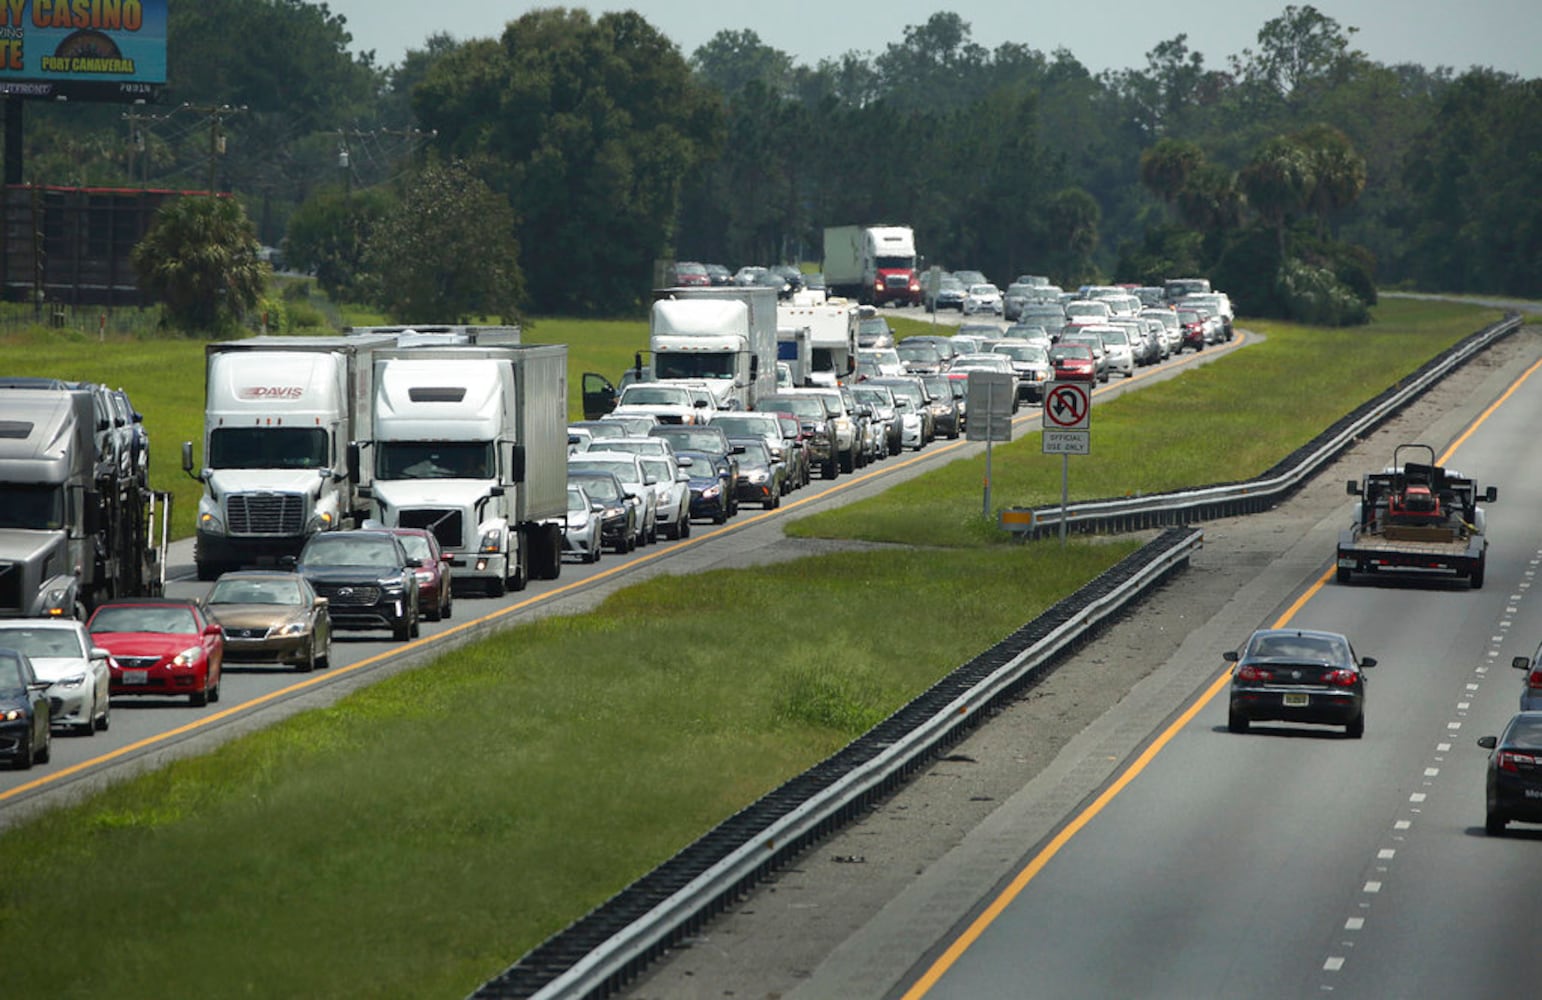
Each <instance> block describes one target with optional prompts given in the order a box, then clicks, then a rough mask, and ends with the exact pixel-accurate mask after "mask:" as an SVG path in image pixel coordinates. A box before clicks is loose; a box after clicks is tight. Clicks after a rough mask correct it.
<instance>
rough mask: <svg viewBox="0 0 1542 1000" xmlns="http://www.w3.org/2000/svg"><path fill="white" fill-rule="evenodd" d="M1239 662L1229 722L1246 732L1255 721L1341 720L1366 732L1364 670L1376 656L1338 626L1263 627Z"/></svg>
mask: <svg viewBox="0 0 1542 1000" xmlns="http://www.w3.org/2000/svg"><path fill="white" fill-rule="evenodd" d="M1225 659H1226V661H1227V662H1229V663H1235V664H1236V668H1235V669H1234V670H1233V671H1232V677H1231V708H1230V711H1229V712H1228V714H1227V718H1226V728H1228V729H1230V730H1231V731H1232V732H1234V733H1245V732H1247V731H1248V726H1249V725H1250V724H1251V723H1254V722H1265V721H1269V722H1305V723H1314V724H1317V725H1326V726H1343V727H1344V731H1345V732H1346V733H1347V734H1348V735H1349V736H1350V737H1351V738H1353V739H1359V738H1360V737H1361V736H1363V735H1365V671H1366V670H1367V669H1368V668H1370V667H1374V666H1375V665H1376V661H1375V660H1373V659H1372V658H1370V657H1369V656H1366V657H1357V656H1356V655H1355V651H1354V647H1353V646H1351V645H1350V643H1349V640H1348V639H1347V638H1345V637H1344V636H1342V635H1340V634H1339V633H1337V632H1318V631H1312V630H1307V629H1260V630H1259V631H1257V632H1254V633H1253V635H1252V636H1251V637H1250V638H1249V639H1248V641H1247V643H1246V645H1244V646H1243V648H1242V651H1241V652H1240V653H1238V652H1237V651H1235V650H1231V651H1228V652H1227V653H1226V654H1225Z"/></svg>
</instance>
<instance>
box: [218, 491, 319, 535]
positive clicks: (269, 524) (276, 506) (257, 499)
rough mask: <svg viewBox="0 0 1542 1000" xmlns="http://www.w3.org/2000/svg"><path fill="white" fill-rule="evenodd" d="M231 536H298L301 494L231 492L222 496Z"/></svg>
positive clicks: (302, 521) (301, 525) (302, 505)
mask: <svg viewBox="0 0 1542 1000" xmlns="http://www.w3.org/2000/svg"><path fill="white" fill-rule="evenodd" d="M225 516H226V519H227V520H226V524H227V525H228V527H229V528H230V533H231V534H232V535H298V534H300V533H301V532H302V531H303V530H304V528H305V496H304V495H303V494H300V493H233V494H231V495H230V496H228V497H226V498H225Z"/></svg>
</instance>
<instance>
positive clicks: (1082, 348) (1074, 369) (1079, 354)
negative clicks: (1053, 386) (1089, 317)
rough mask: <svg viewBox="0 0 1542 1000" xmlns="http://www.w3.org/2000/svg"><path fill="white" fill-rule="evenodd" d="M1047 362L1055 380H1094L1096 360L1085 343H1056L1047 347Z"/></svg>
mask: <svg viewBox="0 0 1542 1000" xmlns="http://www.w3.org/2000/svg"><path fill="white" fill-rule="evenodd" d="M1049 363H1050V366H1051V367H1052V369H1053V370H1054V376H1055V381H1057V382H1096V381H1097V378H1098V361H1097V359H1096V358H1094V357H1093V356H1092V348H1090V347H1088V346H1087V345H1086V344H1056V345H1055V346H1053V347H1051V348H1050V349H1049Z"/></svg>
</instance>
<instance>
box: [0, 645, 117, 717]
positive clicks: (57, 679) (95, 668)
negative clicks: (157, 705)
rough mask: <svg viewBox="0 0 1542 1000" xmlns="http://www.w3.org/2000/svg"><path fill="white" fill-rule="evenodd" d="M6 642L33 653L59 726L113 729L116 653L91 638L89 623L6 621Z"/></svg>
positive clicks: (32, 656) (37, 671)
mask: <svg viewBox="0 0 1542 1000" xmlns="http://www.w3.org/2000/svg"><path fill="white" fill-rule="evenodd" d="M0 646H3V647H6V648H9V649H15V650H19V651H20V652H23V653H25V654H27V657H28V658H29V659H30V660H31V661H32V669H33V672H34V673H36V674H37V679H38V680H40V681H48V692H47V694H48V701H49V704H50V705H51V707H52V708H53V712H52V715H51V718H52V724H53V725H54V726H56V727H60V726H68V727H70V728H72V729H74V730H75V731H76V732H78V733H82V734H84V735H86V736H92V735H95V734H96V732H97V731H98V730H102V729H106V728H107V726H108V723H109V722H110V720H111V711H112V705H111V703H110V701H109V685H110V684H111V682H112V670H111V667H110V666H109V663H110V661H111V659H112V656H111V654H110V653H108V652H107V650H105V649H102V648H100V647H98V646H97V645H96V643H94V642H92V641H91V633H89V632H87V631H86V626H85V625H83V624H82V623H80V622H78V621H76V620H75V619H73V618H19V619H11V620H9V621H0Z"/></svg>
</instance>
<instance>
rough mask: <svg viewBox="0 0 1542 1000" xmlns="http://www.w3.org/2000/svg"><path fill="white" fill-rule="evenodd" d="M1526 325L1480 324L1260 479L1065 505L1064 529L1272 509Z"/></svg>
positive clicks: (1026, 527) (1138, 525) (1043, 516)
mask: <svg viewBox="0 0 1542 1000" xmlns="http://www.w3.org/2000/svg"><path fill="white" fill-rule="evenodd" d="M1520 326H1521V317H1520V314H1519V313H1510V314H1508V315H1507V316H1506V317H1505V318H1504V319H1503V320H1501V321H1500V322H1498V323H1495V324H1493V325H1491V326H1488V327H1485V328H1484V329H1482V330H1479V331H1478V332H1477V333H1475V334H1473V335H1472V336H1470V337H1467V338H1466V339H1464V340H1462V341H1461V342H1460V343H1458V344H1455V345H1454V346H1452V347H1450V348H1449V349H1447V350H1446V351H1444V352H1442V353H1441V354H1439V355H1437V356H1436V357H1434V358H1432V359H1430V360H1429V361H1428V362H1426V363H1425V364H1424V365H1423V366H1421V367H1420V368H1419V369H1418V370H1417V371H1415V372H1413V373H1412V374H1411V375H1409V376H1408V377H1407V378H1405V379H1404V380H1403V381H1401V382H1399V383H1398V384H1397V385H1394V386H1392V387H1391V388H1389V389H1387V390H1386V391H1385V392H1383V393H1382V394H1381V395H1379V396H1377V397H1376V398H1375V399H1373V400H1371V401H1370V402H1368V403H1366V404H1365V405H1363V406H1361V407H1360V408H1359V409H1357V410H1355V411H1354V412H1353V413H1351V414H1349V415H1348V416H1346V417H1344V418H1343V419H1342V420H1340V421H1338V422H1337V423H1335V424H1334V425H1333V426H1332V427H1329V428H1328V429H1327V430H1326V431H1324V432H1323V433H1321V434H1319V435H1318V436H1317V437H1315V438H1313V439H1312V440H1311V441H1310V442H1308V443H1307V444H1306V445H1304V446H1303V447H1301V448H1299V449H1297V451H1296V452H1295V453H1294V454H1292V455H1290V456H1288V457H1286V458H1285V459H1284V461H1282V462H1279V463H1278V464H1276V465H1275V466H1274V467H1273V468H1272V469H1270V470H1269V471H1267V472H1265V473H1264V474H1263V475H1262V476H1260V477H1259V478H1257V479H1250V480H1248V481H1246V482H1241V483H1224V484H1220V485H1216V486H1205V487H1201V488H1199V489H1191V490H1175V491H1172V492H1168V493H1151V494H1147V495H1145V496H1135V497H1118V498H1113V499H1106V500H1084V501H1080V502H1078V503H1074V504H1069V505H1067V507H1066V508H1065V512H1064V518H1063V520H1064V521H1065V527H1066V531H1068V532H1070V531H1075V532H1080V533H1083V534H1086V533H1091V532H1102V531H1110V532H1114V531H1135V530H1140V529H1144V528H1160V527H1164V526H1167V525H1173V524H1190V523H1193V522H1195V521H1204V520H1210V519H1214V518H1218V517H1235V516H1237V515H1239V514H1256V513H1258V512H1260V511H1264V510H1268V509H1269V508H1270V507H1273V506H1275V505H1277V504H1278V503H1279V502H1280V501H1281V500H1284V499H1285V498H1286V497H1288V496H1289V495H1290V494H1292V493H1294V492H1295V491H1296V490H1298V489H1300V488H1301V486H1302V485H1303V484H1305V483H1306V482H1307V481H1308V480H1310V479H1311V478H1312V477H1313V476H1315V475H1317V473H1318V472H1320V471H1322V469H1323V467H1324V466H1326V465H1328V464H1329V463H1330V462H1332V461H1334V460H1335V459H1337V458H1338V456H1339V455H1340V454H1342V453H1343V452H1344V451H1346V450H1347V449H1348V448H1349V446H1350V445H1351V444H1353V443H1354V441H1355V439H1356V438H1359V437H1362V436H1363V435H1365V434H1366V433H1367V432H1368V431H1370V430H1372V429H1374V428H1375V427H1376V426H1378V425H1379V424H1381V423H1382V422H1383V421H1385V420H1386V419H1387V418H1388V417H1390V416H1392V415H1393V414H1394V413H1396V412H1397V411H1398V410H1401V409H1402V408H1403V407H1405V406H1407V405H1408V404H1409V403H1411V402H1413V401H1414V400H1415V399H1417V398H1418V397H1419V396H1420V395H1422V394H1423V393H1424V392H1426V391H1427V390H1428V389H1429V388H1430V387H1431V386H1433V385H1434V384H1435V383H1437V382H1439V381H1440V380H1441V379H1443V378H1445V377H1446V376H1447V375H1449V374H1450V373H1451V372H1453V371H1455V370H1456V369H1457V368H1459V367H1461V366H1462V365H1464V364H1466V363H1467V362H1468V361H1470V360H1472V358H1474V357H1475V356H1477V355H1478V354H1480V353H1482V352H1483V351H1484V350H1487V349H1488V348H1489V347H1491V346H1493V345H1494V343H1495V342H1497V341H1499V340H1501V339H1503V338H1504V337H1508V336H1509V335H1510V334H1512V333H1514V332H1515V331H1516V330H1518V329H1520ZM1061 521H1062V515H1061V508H1060V506H1059V505H1058V504H1056V505H1054V506H1045V507H1033V508H1028V507H1011V508H1007V509H1006V510H1003V511H1002V512H1001V514H1000V515H999V516H998V522H997V523H998V524H999V525H1000V526H1001V528H1002V529H1004V530H1006V531H1011V532H1014V533H1017V534H1020V535H1022V536H1024V538H1040V537H1044V536H1047V535H1051V534H1058V533H1059V531H1060V524H1061Z"/></svg>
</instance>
